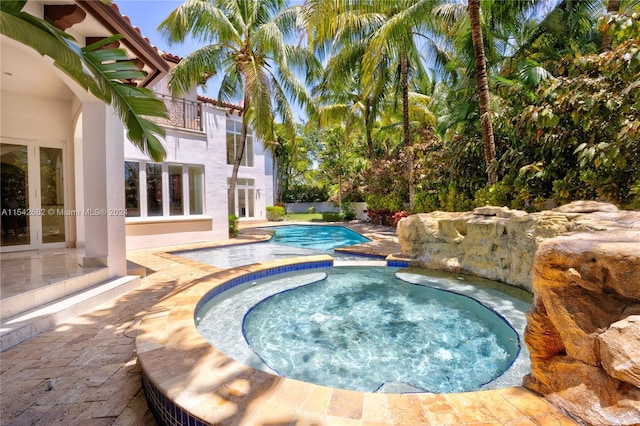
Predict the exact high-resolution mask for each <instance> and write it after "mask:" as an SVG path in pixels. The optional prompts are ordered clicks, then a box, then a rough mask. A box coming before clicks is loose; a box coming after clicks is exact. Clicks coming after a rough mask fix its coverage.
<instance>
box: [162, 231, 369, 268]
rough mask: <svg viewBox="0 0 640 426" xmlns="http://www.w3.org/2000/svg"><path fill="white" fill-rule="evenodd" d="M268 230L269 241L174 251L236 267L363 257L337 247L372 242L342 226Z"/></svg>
mask: <svg viewBox="0 0 640 426" xmlns="http://www.w3.org/2000/svg"><path fill="white" fill-rule="evenodd" d="M266 229H270V230H273V231H274V235H273V237H272V238H271V240H269V241H268V242H263V243H253V244H243V245H236V246H227V247H220V248H211V249H199V250H190V251H182V252H174V253H173V254H177V255H179V256H182V257H186V258H188V259H192V260H196V261H198V262H201V263H206V264H208V265H213V266H217V267H219V268H234V267H237V266H242V265H249V264H252V263H260V262H266V261H268V260H274V259H285V258H289V257H298V256H314V255H318V254H330V255H331V256H333V257H335V258H336V259H342V260H353V259H362V256H358V255H355V254H345V253H338V252H334V251H333V249H334V248H337V247H347V246H351V245H355V244H361V243H365V242H369V241H371V240H369V239H368V238H366V237H363V236H362V235H360V234H358V233H357V232H354V231H352V230H350V229H348V228H345V227H342V226H326V225H287V226H278V227H271V228H266Z"/></svg>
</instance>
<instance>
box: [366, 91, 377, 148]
mask: <svg viewBox="0 0 640 426" xmlns="http://www.w3.org/2000/svg"><path fill="white" fill-rule="evenodd" d="M371 118H372V117H371V98H369V97H367V104H366V105H365V110H364V127H365V132H366V134H367V151H368V154H369V160H373V157H374V156H375V152H374V149H373V136H372V135H371V127H372V123H371Z"/></svg>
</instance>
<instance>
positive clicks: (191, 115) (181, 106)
mask: <svg viewBox="0 0 640 426" xmlns="http://www.w3.org/2000/svg"><path fill="white" fill-rule="evenodd" d="M156 96H157V97H158V99H160V100H161V101H162V102H164V105H165V106H166V108H167V112H168V113H169V118H155V117H154V121H156V122H157V123H159V124H166V125H169V126H174V127H182V128H183V129H190V130H200V131H202V103H201V102H197V101H190V100H188V99H184V98H174V97H172V96H168V95H163V94H161V93H156Z"/></svg>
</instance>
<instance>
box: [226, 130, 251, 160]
mask: <svg viewBox="0 0 640 426" xmlns="http://www.w3.org/2000/svg"><path fill="white" fill-rule="evenodd" d="M251 133H252V132H251V130H249V131H248V132H247V140H246V141H245V145H244V153H243V154H242V161H241V162H240V165H241V166H244V167H253V136H251ZM241 135H242V123H241V122H239V121H235V120H227V164H233V160H235V158H236V146H237V144H238V141H239V140H240V137H241Z"/></svg>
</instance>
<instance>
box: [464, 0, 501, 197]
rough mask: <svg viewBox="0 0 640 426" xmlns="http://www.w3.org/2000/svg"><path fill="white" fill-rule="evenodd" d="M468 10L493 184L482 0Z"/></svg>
mask: <svg viewBox="0 0 640 426" xmlns="http://www.w3.org/2000/svg"><path fill="white" fill-rule="evenodd" d="M467 12H468V13H469V20H470V25H471V39H472V41H473V52H474V56H475V64H476V67H475V70H476V79H477V80H478V103H479V104H480V123H481V125H482V145H483V148H484V161H485V164H486V166H487V175H488V177H489V184H490V185H493V184H495V183H496V182H497V181H498V175H497V173H496V171H495V167H493V163H494V162H495V161H496V144H495V141H494V139H493V125H492V124H491V106H490V105H489V81H488V80H487V61H486V59H485V56H484V41H483V39H482V27H481V26H480V0H469V4H468V5H467Z"/></svg>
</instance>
